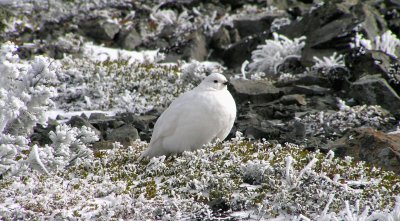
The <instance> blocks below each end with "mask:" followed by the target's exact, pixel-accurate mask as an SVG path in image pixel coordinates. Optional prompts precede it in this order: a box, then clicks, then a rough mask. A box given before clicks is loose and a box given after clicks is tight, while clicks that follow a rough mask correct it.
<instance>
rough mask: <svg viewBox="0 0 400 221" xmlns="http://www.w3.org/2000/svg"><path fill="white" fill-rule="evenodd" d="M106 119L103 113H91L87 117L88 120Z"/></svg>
mask: <svg viewBox="0 0 400 221" xmlns="http://www.w3.org/2000/svg"><path fill="white" fill-rule="evenodd" d="M105 119H107V116H106V115H105V114H104V113H91V114H90V117H89V121H100V120H105Z"/></svg>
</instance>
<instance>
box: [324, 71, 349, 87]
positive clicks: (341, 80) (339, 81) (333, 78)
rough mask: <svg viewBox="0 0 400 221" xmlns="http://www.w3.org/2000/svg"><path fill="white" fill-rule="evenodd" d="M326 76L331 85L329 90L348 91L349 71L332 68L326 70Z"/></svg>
mask: <svg viewBox="0 0 400 221" xmlns="http://www.w3.org/2000/svg"><path fill="white" fill-rule="evenodd" d="M326 76H327V78H328V80H329V82H330V83H331V88H332V89H333V90H336V91H340V90H348V88H349V87H350V82H349V79H350V78H351V73H350V70H349V69H348V68H347V67H332V68H329V69H328V70H327V73H326Z"/></svg>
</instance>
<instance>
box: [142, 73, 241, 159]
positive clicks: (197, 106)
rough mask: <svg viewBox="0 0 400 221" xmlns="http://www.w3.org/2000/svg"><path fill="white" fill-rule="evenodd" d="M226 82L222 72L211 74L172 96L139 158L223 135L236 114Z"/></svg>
mask: <svg viewBox="0 0 400 221" xmlns="http://www.w3.org/2000/svg"><path fill="white" fill-rule="evenodd" d="M227 82H228V81H227V80H226V78H225V77H224V76H223V75H222V74H216V73H214V74H211V75H209V76H207V77H206V78H205V79H204V80H203V81H202V82H201V83H200V85H199V86H197V87H196V88H194V89H193V90H191V91H188V92H186V93H184V94H181V95H180V96H179V97H178V98H177V99H176V100H174V101H173V102H172V103H171V105H170V106H169V107H168V108H167V109H166V110H165V111H164V112H163V113H162V114H161V116H160V117H159V118H158V120H157V122H156V124H155V125H154V130H153V135H152V137H151V141H150V144H149V147H148V149H147V150H145V151H144V152H143V153H142V154H141V156H140V158H139V159H142V158H143V157H149V158H151V157H155V156H161V155H170V154H175V153H181V152H183V151H187V150H195V149H198V148H201V147H202V146H203V145H204V144H207V143H209V142H211V141H213V140H215V139H217V138H219V139H220V140H223V139H225V138H226V137H227V136H228V134H229V132H230V130H231V129H232V126H233V123H234V121H235V118H236V104H235V101H234V100H233V97H232V95H231V94H230V93H229V91H228V90H227V86H226V83H227Z"/></svg>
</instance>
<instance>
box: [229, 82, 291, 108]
mask: <svg viewBox="0 0 400 221" xmlns="http://www.w3.org/2000/svg"><path fill="white" fill-rule="evenodd" d="M231 83H232V85H233V94H234V98H235V100H236V103H240V102H247V101H250V102H252V103H254V104H260V103H265V102H270V101H273V100H275V99H278V98H280V97H282V96H283V95H284V90H283V89H279V88H276V87H275V86H273V84H272V83H270V82H267V81H264V80H257V81H255V80H243V79H235V80H233V81H232V82H231Z"/></svg>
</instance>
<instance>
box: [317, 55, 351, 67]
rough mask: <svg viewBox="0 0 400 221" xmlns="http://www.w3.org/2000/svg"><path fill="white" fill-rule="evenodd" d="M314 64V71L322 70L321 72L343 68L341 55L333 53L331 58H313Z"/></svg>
mask: <svg viewBox="0 0 400 221" xmlns="http://www.w3.org/2000/svg"><path fill="white" fill-rule="evenodd" d="M313 59H314V61H315V64H314V66H313V68H314V69H317V70H318V69H323V70H329V69H331V68H336V67H345V63H344V59H343V55H341V54H339V55H338V54H337V53H336V52H334V53H333V54H332V55H331V56H329V57H325V56H324V57H322V59H320V58H318V57H315V56H314V57H313Z"/></svg>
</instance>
